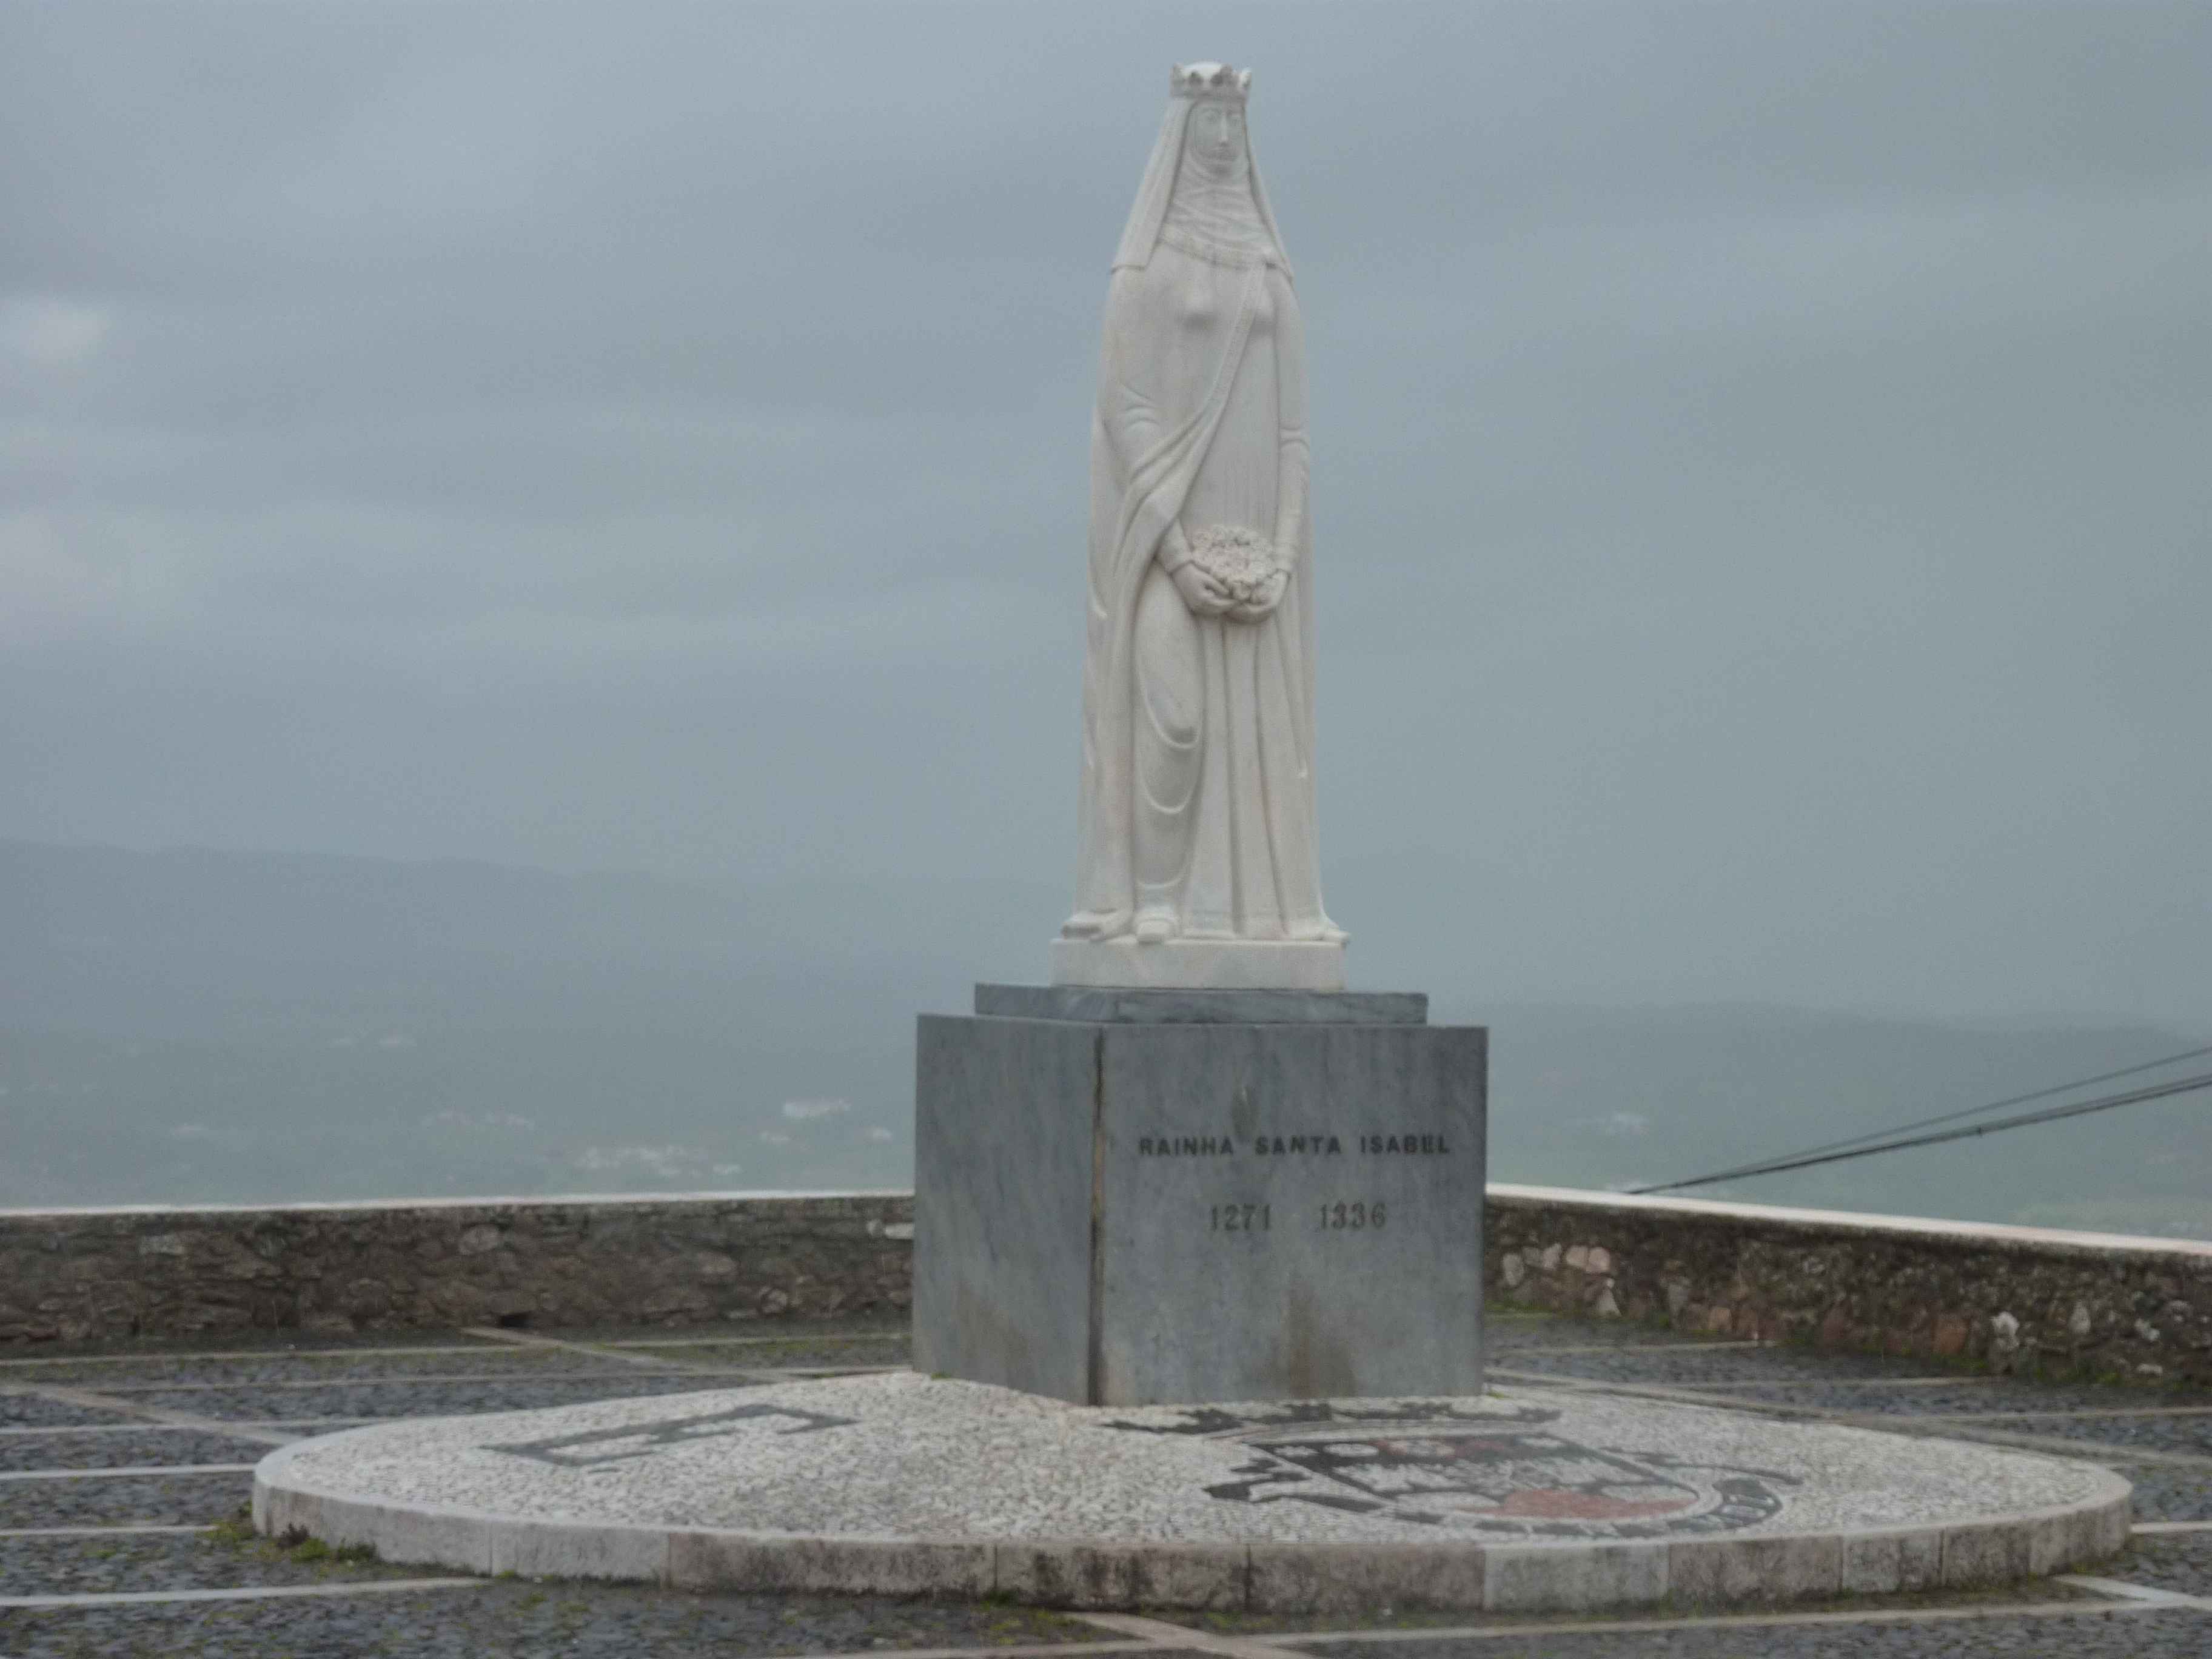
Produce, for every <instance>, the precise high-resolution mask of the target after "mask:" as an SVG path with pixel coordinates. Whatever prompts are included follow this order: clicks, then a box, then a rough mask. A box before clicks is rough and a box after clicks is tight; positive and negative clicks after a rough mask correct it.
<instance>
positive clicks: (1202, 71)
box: [1168, 64, 1252, 104]
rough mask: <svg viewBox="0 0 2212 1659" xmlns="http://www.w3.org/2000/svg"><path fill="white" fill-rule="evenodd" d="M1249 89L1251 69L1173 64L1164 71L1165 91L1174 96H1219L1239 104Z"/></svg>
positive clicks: (1214, 65) (1217, 65)
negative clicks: (1165, 79) (1165, 78)
mask: <svg viewBox="0 0 2212 1659" xmlns="http://www.w3.org/2000/svg"><path fill="white" fill-rule="evenodd" d="M1251 90H1252V71H1251V70H1235V69H1231V68H1230V67H1229V65H1228V64H1176V66H1175V67H1174V68H1173V69H1171V70H1169V71H1168V91H1169V92H1170V94H1173V95H1174V96H1176V97H1177V98H1223V99H1227V100H1231V101H1232V102H1235V103H1239V104H1241V103H1243V101H1244V100H1245V97H1246V95H1247V94H1249V93H1250V92H1251Z"/></svg>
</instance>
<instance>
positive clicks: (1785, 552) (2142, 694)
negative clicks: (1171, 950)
mask: <svg viewBox="0 0 2212 1659" xmlns="http://www.w3.org/2000/svg"><path fill="white" fill-rule="evenodd" d="M1177 58H1229V59H1231V60H1232V61H1234V62H1236V63H1237V64H1251V65H1252V66H1254V68H1255V91H1254V103H1253V107H1252V117H1251V124H1252V132H1253V138H1254V143H1255V151H1256V154H1257V155H1258V158H1259V161H1260V164H1261V168H1262V170H1263V171H1264V172H1265V173H1266V175H1267V181H1268V185H1269V189H1270V191H1271V193H1272V195H1273V198H1274V202H1275V205H1276V208H1277V210H1278V214H1279V218H1280V220H1281V222H1282V227H1283V231H1284V235H1285V240H1286V242H1287V243H1288V245H1289V247H1290V251H1291V257H1292V258H1293V260H1294V261H1296V262H1297V268H1298V275H1299V284H1300V289H1301V292H1302V294H1303V295H1304V308H1305V313H1306V319H1307V331H1308V335H1309V342H1310V353H1311V380H1312V383H1313V394H1312V396H1313V416H1312V428H1313V432H1314V447H1315V480H1316V481H1315V497H1316V521H1317V525H1318V539H1317V559H1318V562H1319V574H1318V578H1317V586H1318V588H1319V596H1318V603H1319V611H1320V617H1321V651H1322V654H1321V705H1322V706H1321V724H1322V756H1321V763H1322V773H1321V786H1322V797H1321V799H1322V823H1323V835H1324V841H1323V848H1324V861H1325V872H1326V874H1327V878H1328V886H1329V889H1330V893H1331V901H1332V902H1331V908H1332V910H1334V912H1335V913H1336V915H1337V916H1338V918H1339V920H1340V921H1343V922H1344V923H1345V924H1346V926H1348V927H1350V928H1351V929H1352V933H1353V936H1354V951H1355V963H1356V967H1355V973H1356V975H1358V980H1359V981H1360V982H1364V983H1366V984H1370V985H1376V984H1382V983H1386V982H1388V983H1411V984H1424V985H1427V986H1430V987H1431V988H1436V989H1437V990H1439V991H1443V992H1447V993H1449V992H1454V991H1456V992H1459V993H1461V994H1464V995H1466V996H1471V997H1476V998H1493V999H1508V998H1511V999H1519V998H1529V997H1545V996H1567V997H1578V996H1590V997H1601V998H1635V997H1655V998H1661V999H1665V1000H1687V999H1697V998H1706V997H1746V998H1752V997H1756V998H1765V999H1771V1000H1789V1001H1798V1002H1806V1003H1816V1004H1831V1005H1849V1006H1883V1007H1888V1008H1898V1009H1915V1010H1921V1011H1925V1012H1936V1013H1943V1014H1990V1013H2007V1012H2023V1013H2024V1012H2037V1011H2049V1010H2073V1011H2080V1012H2129V1013H2135V1014H2140V1015H2146V1016H2153V1017H2157V1018H2166V1019H2169V1020H2177V1021H2193V1022H2195V1023H2197V1024H2198V1025H2200V1026H2201V1025H2202V1024H2204V1022H2205V1015H2204V1013H2203V1011H2204V1009H2205V1008H2206V1007H2208V1006H2212V876H2208V874H2207V854H2208V849H2212V774H2208V765H2207V744H2206V734H2207V720H2206V715H2207V713H2208V709H2212V651H2208V649H2207V642H2206V620H2207V618H2208V617H2212V97H2208V95H2207V88H2212V7H2207V6H2205V5H2203V3H2201V0H2193V3H2185V4H2180V5H2175V6H2171V7H2153V6H2129V5H2105V4H2084V5H2072V6H2048V5H2045V6H2029V5H1994V4H1982V5H1936V4H1926V3H1923V4H1916V5H1911V6H1904V7H1893V6H1883V5H1873V4H1853V5H1845V4H1840V3H1838V4H1833V5H1818V6H1814V5H1803V6H1796V5H1776V4H1774V3H1772V0H1759V3H1753V4H1747V5H1741V6H1732V5H1722V4H1705V5H1698V6H1694V7H1687V8H1675V7H1668V6H1663V5H1653V4H1638V5H1635V6H1632V7H1623V8H1614V7H1600V6H1594V5H1562V6H1554V5H1550V4H1535V3H1529V4H1522V5H1515V6H1509V7H1478V6H1472V5H1468V4H1463V3H1453V4H1450V5H1447V6H1439V7H1416V6H1388V7H1386V6H1381V5H1368V6H1358V7H1354V6H1328V7H1323V6H1317V5H1316V6H1293V5H1277V6H1268V7H1261V8H1235V7H1223V6H1208V5H1202V4H1188V3H1184V4H1176V5H1174V6H1172V7H1167V8H1160V7H1148V6H1142V5H1137V6H1133V5H1128V4H1126V3H1120V0H1116V3H1114V4H1111V5H1108V4H1103V3H1100V4H1085V5H1082V6H1079V7H1078V6H1073V5H1049V4H1026V5H1022V6H1018V7H1008V8H1004V9H1000V8H971V7H957V6H949V5H935V4H919V3H918V4H908V5H900V6H890V7H875V6H860V5H848V4H832V3H821V0H812V3H808V4H805V5H804V6H796V7H788V8H785V7H755V6H743V5H739V6H705V5H700V6H691V7H663V6H658V5H653V4H643V3H638V0H623V3H620V4H615V3H606V4H603V5H595V6H578V5H548V4H532V5H528V6H524V7H520V8H517V9H504V8H495V7H489V6H465V7H457V6H452V5H446V4H439V5H435V6H422V7H407V6H396V5H384V4H371V3H348V4H343V5H331V6H315V5H306V4H298V5H257V6H222V5H212V4H202V5H173V4H163V5H156V6H150V7H146V8H143V9H142V8H129V7H122V6H115V5H108V4H102V3H77V4H71V5H68V6H62V5H34V4H28V3H24V4H16V5H11V6H9V7H8V8H7V9H5V10H4V11H0V147H4V150H3V153H4V165H0V835H12V836H27V837H34V838H40V839H51V840H65V841H73V840H91V841H102V842H117V843H120V844H123V845H126V846H159V845H166V844H173V843H180V842H184V843H197V844H204V845H210V846H216V847H251V848H296V849H312V850H330V851H344V852H356V853H365V854H382V855H392V856H399V857H410V858H412V857H430V856H456V855H458V856H472V857H482V858H489V859H495V860H509V861H516V862H529V863H538V864H544V865H549V866H555V867H556V868H577V869H580V868H601V867H634V868H641V869H647V870H656V871H661V872H669V873H672V874H679V875H705V876H712V877H717V878H740V879H744V880H748V881H757V880H762V879H771V880H772V879H774V878H778V877H780V876H785V875H790V874H804V875H806V876H809V877H817V876H821V875H824V874H832V873H835V872H839V871H844V870H851V871H855V872H862V873H865V874H867V875H869V876H872V877H878V878H882V877H890V878H900V877H905V876H910V875H915V876H918V875H928V876H947V877H967V876H996V875H1005V876H1010V877H1013V878H1019V879H1021V880H1024V881H1030V882H1036V883H1042V884H1049V886H1050V888H1051V889H1052V890H1053V892H1054V894H1057V892H1058V890H1059V889H1060V887H1061V886H1062V885H1064V884H1065V883H1066V880H1067V878H1068V874H1069V871H1070V867H1071V866H1072V860H1073V847H1072V836H1073V799H1074V785H1075V772H1076V765H1075V744H1076V731H1077V701H1078V695H1079V690H1078V688H1079V658H1080V652H1081V628H1080V590H1081V569H1082V563H1083V557H1084V554H1083V545H1082V542H1083V533H1084V532H1083V526H1084V519H1085V512H1084V500H1085V490H1086V488H1087V484H1086V471H1085V468H1086V429H1087V421H1088V414H1087V410H1088V405H1089V402H1090V399H1091V392H1092V374H1093V368H1094V362H1095V353H1096V349H1097V325H1098V315H1099V307H1100V303H1101V301H1102V300H1103V294H1104V287H1105V277H1106V264H1107V260H1108V258H1109V255H1110V253H1111V252H1112V249H1113V246H1114V243H1115V237H1116V235H1117V234H1118V232H1119V230H1120V227H1121V220H1122V217H1123V216H1124V215H1125V213H1126V212H1127V206H1128V203H1129V200H1130V197H1131V196H1132V195H1133V192H1134V190H1135V187H1136V184H1137V179H1138V175H1139V172H1140V170H1141V168H1142V167H1143V164H1144V161H1145V157H1146V153H1147V150H1148V149H1149V146H1150V144H1151V142H1152V134H1153V132H1154V131H1155V129H1156V127H1157V125H1158V118H1159V114H1160V111H1161V108H1162V106H1163V103H1164V95H1165V94H1164V82H1165V76H1166V70H1167V67H1168V65H1169V64H1170V62H1171V61H1174V60H1176V59H1177ZM1039 902H1040V907H1041V913H1040V914H1039V915H1037V916H1036V934H1037V937H1038V940H1039V945H1038V951H1037V960H1036V963H1034V964H1027V966H1028V967H1029V968H1030V976H1034V975H1036V974H1038V973H1041V972H1042V966H1043V960H1042V939H1043V937H1044V936H1045V935H1046V934H1047V933H1048V932H1049V930H1050V929H1051V928H1052V927H1054V926H1055V925H1056V924H1057V922H1058V921H1059V919H1060V910H1061V908H1064V907H1063V903H1062V902H1061V901H1060V899H1058V898H1057V897H1052V898H1051V899H1050V901H1049V902H1045V901H1044V900H1040V901H1039ZM855 945H856V948H859V949H863V950H865V948H866V942H865V941H855ZM1024 965H1025V964H1021V963H991V964H980V965H979V971H983V970H985V969H996V970H998V971H999V972H1000V973H1001V974H1003V973H1005V972H1006V971H1010V970H1011V971H1019V970H1020V969H1023V968H1024Z"/></svg>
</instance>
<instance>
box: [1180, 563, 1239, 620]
mask: <svg viewBox="0 0 2212 1659" xmlns="http://www.w3.org/2000/svg"><path fill="white" fill-rule="evenodd" d="M1169 580H1171V581H1173V582H1174V583H1175V585H1176V592H1178V593H1180V594H1182V602H1183V603H1184V604H1185V605H1188V606H1189V607H1190V614H1191V615H1192V616H1194V617H1218V616H1219V615H1220V614H1221V613H1222V612H1223V611H1226V610H1228V609H1229V590H1228V589H1227V588H1225V587H1224V586H1222V585H1221V584H1220V583H1219V582H1218V581H1216V580H1214V579H1213V578H1212V577H1211V576H1209V575H1207V574H1206V572H1204V571H1203V570H1200V568H1198V564H1197V562H1196V561H1195V560H1194V561H1192V562H1189V563H1188V564H1183V565H1179V566H1177V567H1176V569H1175V570H1174V571H1173V572H1172V573H1171V574H1170V578H1169Z"/></svg>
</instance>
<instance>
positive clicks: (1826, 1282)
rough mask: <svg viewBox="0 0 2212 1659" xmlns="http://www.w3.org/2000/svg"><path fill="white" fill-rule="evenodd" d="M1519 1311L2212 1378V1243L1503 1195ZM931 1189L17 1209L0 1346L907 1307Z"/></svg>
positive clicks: (1496, 1196) (1499, 1194)
mask: <svg viewBox="0 0 2212 1659" xmlns="http://www.w3.org/2000/svg"><path fill="white" fill-rule="evenodd" d="M1485 1233H1486V1239H1485V1245H1484V1261H1483V1268H1484V1273H1485V1278H1486V1284H1487V1286H1488V1300H1489V1302H1490V1304H1491V1305H1492V1308H1493V1309H1494V1310H1498V1311H1501V1312H1503V1311H1510V1310H1512V1309H1515V1308H1527V1309H1532V1310H1534V1309H1541V1310H1547V1311H1552V1312H1557V1313H1565V1314H1575V1315H1579V1316H1584V1317H1590V1318H1597V1319H1632V1320H1638V1321H1641V1322H1654V1323H1663V1324H1667V1325H1671V1326H1672V1327H1674V1328H1675V1329H1677V1330H1680V1331H1685V1332H1691V1333H1695V1334H1700V1335H1705V1336H1718V1337H1734V1338H1739V1339H1750V1338H1756V1339H1759V1340H1768V1341H1798V1342H1808V1343H1814V1344H1818V1345H1820V1346H1825V1347H1842V1348H1854V1349H1861V1350H1866V1351H1870V1352H1885V1353H1893V1354H1915V1355H1923V1356H1929V1357H1935V1358H1953V1359H1958V1360H1960V1361H1962V1362H1978V1363H1980V1364H1987V1365H1989V1366H1991V1367H1994V1368H1996V1369H1999V1370H2028V1371H2037V1372H2042V1373H2047V1374H2055V1375H2081V1376H2099V1377H2120V1378H2125V1379H2128V1380H2130V1381H2135V1382H2143V1383H2159V1382H2168V1383H2172V1382H2183V1381H2189V1382H2195V1383H2212V1243H2189V1242H2185V1241H2166V1240H2159V1239H2144V1238H2117V1237H2101V1236H2100V1235H2096V1234H2088V1233H2063V1232H2050V1231H2040V1230H2036V1229H2030V1228H2021V1227H1994V1226H1984V1225H1977V1224H1972V1223H1966V1222H1949V1221H1920V1220H1911V1219H1905V1218H1898V1217H1891V1216H1865V1215H1842V1214H1833V1213H1829V1212H1821V1211H1813V1210H1784V1209H1771V1208H1766V1207H1763V1206H1753V1205H1740V1204H1714V1203H1704V1202H1699V1201H1695V1200H1670V1199H1652V1198H1626V1197H1620V1196H1618V1195H1615V1194H1606V1193H1593V1192H1577V1191H1568V1190H1563V1189H1556V1188H1537V1187H1506V1186H1496V1187H1492V1188H1491V1189H1490V1195H1489V1201H1488V1208H1487V1215H1486V1228H1485ZM913 1237H914V1200H913V1195H912V1194H906V1193H873V1194H849V1193H848V1194H789V1195H786V1194H708V1195H702V1196H696V1197H665V1196H659V1195H645V1196H641V1197H635V1198H575V1199H515V1200H495V1199H481V1200H452V1201H441V1202H422V1203H388V1204H358V1205H338V1204H308V1205H297V1206H284V1207H281V1208H244V1207H210V1208H200V1209H172V1210H165V1209H158V1208H152V1207H143V1208H129V1209H113V1210H15V1211H0V1344H6V1343H21V1342H40V1341H63V1342H87V1341H104V1340H111V1339H119V1338H126V1337H132V1336H164V1337H182V1336H193V1335H197V1334H213V1333H220V1332H223V1331H246V1330H285V1329H297V1330H302V1331H311V1332H323V1333H328V1334H340V1333H345V1332H352V1331H389V1330H405V1329H439V1328H445V1329H451V1328H454V1327H457V1326H462V1325H483V1324H501V1323H504V1324H507V1325H513V1326H528V1327H529V1328H533V1329H551V1328H558V1327H561V1326H577V1325H592V1324H624V1325H628V1324H638V1323H661V1324H671V1325H676V1324H693V1323H705V1322H714V1321H722V1320H744V1319H753V1318H759V1317H763V1316H769V1317H773V1316H799V1317H808V1316H817V1317H818V1316H829V1315H833V1314H848V1313H867V1312H887V1311H890V1310H898V1309H903V1308H904V1307H906V1306H907V1305H908V1297H909V1294H910V1285H911V1279H912V1249H913V1245H912V1243H911V1241H912V1239H913Z"/></svg>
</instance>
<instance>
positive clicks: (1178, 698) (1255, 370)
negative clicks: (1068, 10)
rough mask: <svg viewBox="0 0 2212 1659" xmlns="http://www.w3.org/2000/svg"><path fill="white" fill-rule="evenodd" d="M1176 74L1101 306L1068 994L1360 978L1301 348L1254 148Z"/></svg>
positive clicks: (1222, 98)
mask: <svg viewBox="0 0 2212 1659" xmlns="http://www.w3.org/2000/svg"><path fill="white" fill-rule="evenodd" d="M1251 80H1252V77H1251V72H1250V71H1249V70H1245V71H1243V72H1241V73H1240V72H1239V71H1237V70H1231V69H1229V68H1227V67H1226V66H1225V65H1222V64H1190V65H1188V66H1185V65H1178V66H1177V67H1176V70H1174V71H1173V74H1172V76H1171V77H1170V93H1171V96H1170V100H1169V103H1168V113H1167V118H1166V120H1165V121H1164V123H1163V124H1162V125H1161V128H1160V136H1159V141H1158V143H1157V144H1156V145H1155V146H1154V147H1153V149H1152V161H1151V164H1150V165H1149V166H1148V167H1146V169H1145V178H1144V182H1143V184H1142V185H1139V188H1138V191H1137V204H1136V206H1135V208H1134V209H1133V210H1131V212H1130V215H1129V222H1128V224H1127V228H1125V229H1124V230H1123V231H1122V233H1121V248H1120V250H1119V251H1118V252H1116V253H1115V256H1114V270H1113V276H1112V279H1111V285H1110V286H1109V289H1108V290H1107V298H1106V322H1105V339H1104V344H1103V349H1102V351H1101V353H1100V361H1099V369H1098V404H1097V414H1096V416H1095V418H1094V419H1093V422H1092V424H1091V565H1090V605H1089V611H1088V617H1089V630H1088V638H1087V646H1086V654H1085V662H1084V671H1083V779H1082V793H1081V804H1080V809H1079V810H1080V814H1081V823H1080V844H1079V853H1078V863H1077V874H1076V909H1075V914H1074V915H1072V916H1071V917H1069V918H1068V921H1067V922H1066V926H1065V927H1062V929H1061V930H1060V933H1061V937H1060V939H1058V940H1056V941H1055V942H1054V947H1053V978H1054V981H1055V982H1056V983H1060V984H1085V985H1159V986H1193V987H1269V986H1274V987H1299V988H1305V989H1312V990H1334V989H1338V988H1340V987H1342V985H1343V982H1344V978H1343V975H1344V969H1343V957H1344V951H1343V946H1344V939H1345V935H1344V933H1342V931H1341V930H1340V929H1339V928H1338V927H1336V926H1335V924H1334V923H1333V922H1331V921H1329V919H1328V915H1327V913H1326V912H1324V911H1323V909H1322V899H1321V872H1320V866H1319V859H1318V854H1317V852H1316V840H1315V826H1314V778H1313V739H1314V619H1313V534H1312V526H1311V524H1310V520H1309V517H1308V513H1307V503H1306V475H1307V448H1306V410H1305V340H1304V331H1303V325H1302V324H1301V322H1300V320H1299V316H1298V299H1297V289H1295V288H1294V287H1293V286H1292V285H1291V267H1290V261H1289V260H1288V259H1287V258H1285V256H1284V253H1283V243H1282V238H1281V237H1280V236H1279V234H1277V233H1276V229H1275V219H1274V215H1273V213H1272V212H1271V211H1270V210H1268V206H1267V191H1265V190H1263V189H1262V188H1261V184H1260V174H1259V171H1258V169H1257V168H1256V167H1254V166H1253V163H1252V150H1251V145H1250V143H1249V139H1248V138H1247V137H1246V134H1245V128H1244V108H1245V100H1246V97H1247V94H1249V90H1250V88H1251Z"/></svg>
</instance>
